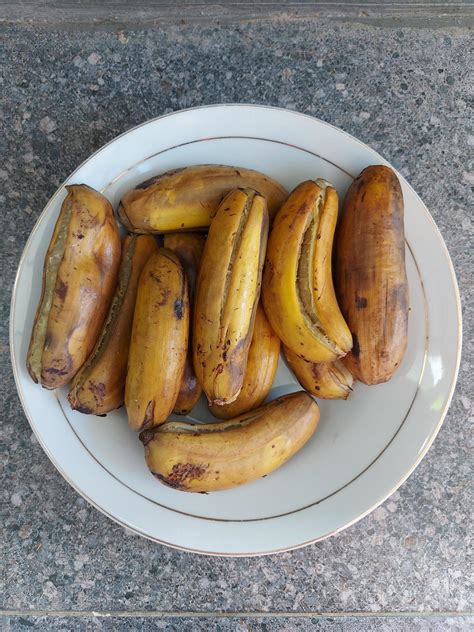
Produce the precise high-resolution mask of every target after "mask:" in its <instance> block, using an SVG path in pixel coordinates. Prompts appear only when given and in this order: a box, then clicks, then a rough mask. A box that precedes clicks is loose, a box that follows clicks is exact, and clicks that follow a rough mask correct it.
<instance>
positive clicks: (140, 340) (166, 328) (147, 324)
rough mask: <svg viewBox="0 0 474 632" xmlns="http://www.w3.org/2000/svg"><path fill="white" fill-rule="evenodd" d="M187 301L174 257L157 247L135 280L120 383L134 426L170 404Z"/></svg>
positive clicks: (180, 368) (182, 354)
mask: <svg viewBox="0 0 474 632" xmlns="http://www.w3.org/2000/svg"><path fill="white" fill-rule="evenodd" d="M188 333H189V301H188V284H187V280H186V275H185V273H184V270H183V267H182V265H181V263H180V261H179V259H178V257H177V256H176V255H175V254H174V252H171V250H167V249H166V248H160V249H158V251H157V252H156V253H155V254H152V255H151V257H150V258H149V259H148V261H147V263H146V264H145V266H144V268H143V270H142V273H141V275H140V281H139V284H138V291H137V300H136V304H135V312H134V316H133V327H132V337H131V342H130V352H129V357H128V371H127V379H126V384H125V407H126V409H127V415H128V422H129V424H130V426H131V427H132V428H133V429H134V430H143V429H145V428H150V427H152V426H156V425H158V424H161V423H163V422H164V421H165V420H166V419H167V417H168V416H169V414H170V413H171V411H172V410H173V408H174V405H175V402H176V399H177V397H178V393H179V388H180V384H181V380H182V377H183V372H184V365H185V362H186V352H187V349H188Z"/></svg>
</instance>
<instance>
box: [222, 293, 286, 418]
mask: <svg viewBox="0 0 474 632" xmlns="http://www.w3.org/2000/svg"><path fill="white" fill-rule="evenodd" d="M279 357H280V339H279V338H278V336H277V335H276V334H275V332H274V331H273V329H272V328H271V327H270V323H269V322H268V319H267V317H266V316H265V312H264V310H263V307H262V306H261V305H260V304H259V305H258V307H257V315H256V317H255V326H254V329H253V336H252V343H251V345H250V350H249V355H248V360H247V368H246V370H245V378H244V383H243V386H242V389H241V391H240V393H239V396H238V397H237V399H236V400H235V401H234V402H232V404H224V405H223V406H217V405H214V406H211V407H210V411H211V413H212V414H213V415H214V416H215V417H220V418H221V419H229V418H231V417H237V415H242V414H243V413H246V412H247V411H249V410H253V409H254V408H257V407H258V406H260V405H261V404H262V403H263V401H264V399H265V398H266V397H267V395H268V393H269V392H270V389H271V387H272V384H273V380H274V378H275V373H276V371H277V368H278V359H279Z"/></svg>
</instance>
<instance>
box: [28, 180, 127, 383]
mask: <svg viewBox="0 0 474 632" xmlns="http://www.w3.org/2000/svg"><path fill="white" fill-rule="evenodd" d="M66 189H67V196H66V199H65V200H64V202H63V204H62V206H61V212H60V214H59V218H58V220H57V222H56V225H55V227H54V232H53V236H52V238H51V242H50V244H49V248H48V251H47V253H46V257H45V261H44V268H43V287H42V291H41V298H40V302H39V305H38V309H37V312H36V317H35V321H34V325H33V331H32V334H31V340H30V346H29V349H28V356H27V366H28V371H29V373H30V375H31V377H32V378H33V380H34V381H35V382H40V383H41V384H42V385H43V386H45V387H46V388H59V387H61V386H65V385H66V384H67V383H68V382H70V380H71V379H72V378H73V377H74V375H75V374H76V373H77V372H78V370H79V369H80V368H81V366H82V365H83V364H84V362H85V360H86V358H87V357H88V356H89V354H90V352H91V351H92V349H93V348H94V345H95V343H96V340H97V337H98V336H99V334H100V331H101V328H102V325H103V322H104V318H105V317H106V315H107V312H108V309H109V305H110V301H111V299H112V296H113V293H114V290H115V283H116V280H117V273H118V269H119V265H120V250H121V248H120V235H119V232H118V227H117V223H116V221H115V218H114V213H113V209H112V206H111V205H110V202H109V201H108V200H107V199H106V198H105V197H104V196H103V195H101V194H100V193H98V192H97V191H94V189H91V188H90V187H88V186H86V185H85V184H74V185H71V186H68V187H66Z"/></svg>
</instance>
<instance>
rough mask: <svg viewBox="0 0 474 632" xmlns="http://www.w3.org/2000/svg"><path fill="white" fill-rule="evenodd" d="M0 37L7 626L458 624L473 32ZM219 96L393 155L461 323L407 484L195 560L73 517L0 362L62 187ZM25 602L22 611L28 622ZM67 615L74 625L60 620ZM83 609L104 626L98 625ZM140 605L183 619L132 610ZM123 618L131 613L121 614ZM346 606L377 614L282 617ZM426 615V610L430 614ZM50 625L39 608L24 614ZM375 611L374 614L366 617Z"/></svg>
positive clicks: (287, 30)
mask: <svg viewBox="0 0 474 632" xmlns="http://www.w3.org/2000/svg"><path fill="white" fill-rule="evenodd" d="M0 42H1V43H0V46H1V50H0V64H1V66H2V68H1V73H0V81H1V93H0V99H1V106H2V107H1V112H2V114H1V116H2V128H3V132H2V134H1V135H0V148H1V153H2V156H3V158H2V162H1V164H0V188H1V190H0V203H1V205H2V209H3V213H2V216H3V224H2V234H1V240H2V247H1V257H0V272H1V279H2V289H3V292H2V296H1V307H2V318H1V320H0V327H1V354H2V355H1V357H2V364H1V370H2V374H1V376H2V385H3V388H2V389H1V392H0V410H1V411H2V424H1V429H0V431H1V439H2V444H3V447H2V452H1V461H0V462H1V487H0V490H1V491H0V493H1V498H2V502H3V503H4V504H3V509H2V521H1V529H2V532H3V533H2V538H1V546H2V565H3V569H2V574H1V577H0V582H1V585H0V594H1V595H2V598H1V599H2V603H1V607H2V608H3V609H4V611H3V614H4V615H5V618H4V620H3V625H4V629H7V630H9V629H10V630H20V629H23V627H27V626H32V625H33V626H36V627H37V628H39V629H53V630H56V629H61V630H63V629H64V630H86V629H87V630H90V629H105V630H109V629H110V630H122V629H137V630H142V629H143V630H144V629H151V628H153V629H162V628H163V629H172V630H174V629H176V630H177V629H180V630H181V629H183V630H188V629H189V630H200V629H203V630H204V629H210V630H214V629H215V630H231V629H232V630H233V629H236V630H249V629H251V630H272V631H273V630H288V629H296V630H300V629H301V630H303V629H310V628H311V629H316V630H350V631H352V632H354V631H357V632H358V631H359V630H401V631H403V630H410V631H411V630H464V629H467V628H468V626H469V620H468V618H466V617H460V616H457V615H456V613H461V612H465V611H468V610H469V608H470V605H471V603H472V592H470V584H469V580H468V577H469V566H468V564H469V559H470V558H469V555H470V553H472V548H471V546H472V542H471V536H470V529H469V524H470V523H469V520H470V510H469V506H470V505H471V504H472V493H471V491H472V490H470V488H469V481H470V480H471V476H472V469H471V467H470V465H469V461H468V456H469V453H468V445H469V443H468V442H469V425H470V424H471V425H472V421H473V419H474V417H473V405H472V401H471V399H470V398H472V372H473V368H474V367H473V366H472V355H471V352H472V346H473V339H472V327H471V326H472V309H473V303H472V295H473V293H472V289H473V288H472V269H473V267H472V263H473V261H472V259H473V256H472V250H471V251H470V249H469V244H470V243H471V245H472V233H473V230H472V221H473V216H472V189H473V185H474V171H473V168H474V167H473V164H472V162H470V161H469V152H470V151H471V152H472V146H473V145H474V136H473V135H472V130H471V132H469V119H470V117H472V110H470V109H469V98H470V92H472V82H471V83H470V82H469V79H468V76H467V60H468V57H469V49H470V46H472V34H470V32H469V30H468V29H462V28H461V29H448V28H444V29H439V30H426V29H410V28H399V29H397V28H378V27H369V26H361V25H355V24H348V25H337V24H335V23H333V22H329V21H325V20H318V21H316V20H314V21H295V22H292V21H281V22H278V21H275V22H270V23H254V24H249V25H245V24H240V25H238V26H235V27H234V26H231V25H228V26H206V25H203V24H198V25H194V26H188V25H181V26H167V27H166V28H159V27H157V28H156V29H155V30H153V31H120V32H118V33H115V32H100V31H92V30H91V31H87V30H86V31H84V30H82V31H81V30H79V31H77V30H76V31H70V32H67V31H63V30H61V31H54V30H39V29H36V30H35V29H32V28H21V27H18V28H17V27H15V28H6V27H2V31H1V40H0ZM232 101H234V102H238V101H241V102H253V103H267V104H272V105H279V106H283V107H288V108H294V109H298V110H299V111H301V112H306V113H308V114H314V115H316V116H318V117H320V118H322V119H324V120H326V121H329V122H331V123H333V124H335V125H337V126H340V127H341V128H342V129H344V130H346V131H348V132H350V133H352V134H354V135H356V136H357V137H359V138H360V139H362V140H363V141H365V142H367V143H369V144H370V145H372V146H373V147H374V148H375V149H377V150H378V151H380V152H381V153H382V154H383V155H384V156H385V157H386V158H388V159H389V160H391V161H392V162H393V163H394V165H395V166H396V167H397V168H398V169H400V171H401V172H402V173H403V174H404V175H405V176H406V177H407V178H408V180H409V182H410V183H411V184H412V185H413V186H414V188H415V189H416V190H417V191H418V193H419V194H420V195H421V197H422V198H423V200H424V201H425V202H426V204H427V205H428V207H429V208H430V210H431V212H432V214H433V216H434V218H435V220H436V222H437V223H438V226H439V227H440V230H441V232H442V234H443V236H444V238H445V240H446V243H447V245H448V248H449V250H450V253H451V256H452V258H453V262H454V265H455V268H456V271H457V275H458V280H459V284H460V289H461V294H462V302H463V311H464V323H465V339H464V344H465V350H464V356H463V360H462V365H461V371H460V377H459V383H458V386H457V389H456V392H455V395H454V399H453V402H452V405H451V409H450V411H449V413H448V416H447V418H446V421H445V423H444V426H443V428H442V430H441V432H440V434H439V436H438V438H437V439H436V442H435V444H434V446H433V447H432V449H431V450H430V452H429V453H428V455H427V457H426V458H425V459H424V460H423V462H422V463H421V465H420V466H419V467H418V469H417V470H416V472H415V473H414V474H413V475H412V476H411V478H410V479H409V480H408V482H407V483H405V485H403V487H402V488H401V489H400V490H399V491H398V492H396V493H395V494H394V495H393V496H392V497H391V498H390V500H389V501H387V502H386V503H385V504H384V505H383V506H381V507H380V508H378V509H377V510H376V511H375V512H374V513H373V514H371V515H370V516H368V517H367V518H365V519H364V520H362V521H361V522H360V523H358V524H357V525H355V526H353V527H351V528H350V529H348V530H347V531H345V532H343V533H341V534H339V535H338V536H336V537H333V538H331V539H329V540H327V541H324V542H321V543H319V544H316V545H314V546H311V547H308V548H306V549H304V550H299V551H296V552H294V553H286V554H281V555H278V556H274V557H269V558H260V559H219V558H206V557H198V556H193V555H190V554H186V553H180V552H177V551H173V550H170V549H167V548H164V547H160V546H157V545H154V544H152V543H150V542H148V541H146V540H142V539H140V538H138V537H135V536H133V535H130V533H127V532H125V531H124V530H123V529H122V528H121V527H119V526H117V525H116V524H114V523H112V522H111V521H110V520H108V519H107V518H106V517H105V516H103V515H102V514H100V513H99V512H98V511H96V510H95V509H93V508H92V507H90V506H88V505H87V504H86V503H85V501H84V500H83V499H82V498H80V497H79V496H78V495H77V494H76V492H74V491H73V489H72V488H70V487H69V486H68V484H67V483H66V482H65V481H64V480H63V479H62V478H61V477H60V475H59V474H58V473H57V472H56V470H55V469H54V467H53V466H52V465H51V463H50V462H49V461H48V459H47V457H46V456H45V454H44V453H43V451H42V449H41V448H40V446H39V445H38V444H37V442H36V441H35V438H34V436H33V435H32V432H31V430H30V427H29V425H28V422H27V421H26V419H25V417H24V415H23V412H22V409H21V406H20V403H19V401H18V398H17V395H16V391H15V386H14V381H13V377H12V374H11V368H10V365H9V358H8V354H9V347H8V334H7V323H8V314H9V300H10V291H11V287H12V283H13V279H14V275H15V270H16V266H17V263H18V260H19V257H20V255H21V251H22V248H23V245H24V243H25V241H26V239H27V237H28V234H29V232H30V231H31V229H32V227H33V225H34V223H35V220H36V218H37V217H38V215H39V213H40V211H41V209H42V207H43V205H44V204H45V203H46V201H47V200H48V198H49V197H50V196H51V194H52V193H53V192H54V190H55V189H56V187H57V185H58V184H59V183H60V182H61V181H62V180H63V179H64V178H65V177H66V176H67V175H68V173H69V172H70V171H71V170H72V169H73V168H74V167H75V166H77V165H78V164H79V163H80V162H81V161H82V160H84V159H85V158H86V157H87V156H88V155H89V154H90V153H91V152H93V151H94V150H95V149H97V148H98V147H100V146H101V145H102V144H103V143H105V142H106V141H108V140H110V139H112V138H113V137H114V136H115V135H117V134H119V133H120V132H122V131H124V130H126V129H128V128H130V127H131V126H133V125H136V124H137V123H140V122H142V121H145V120H146V119H148V118H151V117H153V116H156V115H158V114H161V113H164V112H169V111H171V110H174V109H179V108H182V107H188V106H193V105H200V104H206V103H215V102H232ZM471 157H472V153H471ZM469 196H471V197H469ZM470 240H471V241H470ZM28 610H34V611H37V612H35V613H33V616H27V614H28V613H27V611H28ZM63 611H64V612H63ZM67 611H81V612H83V613H84V616H83V617H81V618H73V619H71V618H67ZM96 611H98V612H108V611H113V612H115V613H116V615H117V616H116V617H112V618H107V619H104V618H97V617H95V616H94V612H96ZM147 611H154V612H160V611H167V612H173V613H174V612H178V613H182V617H181V618H166V617H164V618H159V619H158V618H153V619H150V618H146V617H145V618H143V617H140V618H134V617H133V616H132V615H133V613H141V612H143V614H146V612H147ZM196 611H197V612H204V613H214V612H216V613H217V612H228V613H233V612H238V613H239V616H238V617H236V618H226V619H215V618H214V619H213V618H207V619H200V618H197V617H196V616H195V615H192V614H191V613H193V612H196ZM120 612H126V613H129V614H130V616H131V618H120V617H119V616H118V615H119V614H120ZM272 612H276V613H283V614H285V613H286V615H287V616H285V617H283V618H281V617H279V618H276V617H272V616H271V614H270V613H272ZM344 612H347V613H351V612H352V613H357V612H362V613H373V615H374V616H373V617H370V618H362V617H360V616H355V615H354V616H352V617H351V616H348V617H347V618H340V617H339V616H338V617H337V618H334V617H331V616H330V614H328V615H327V616H322V617H317V618H314V617H313V618H311V617H299V618H298V617H296V618H292V617H291V614H292V613H293V614H294V615H297V614H298V613H335V614H337V615H340V614H341V613H344ZM433 612H434V613H439V614H438V616H436V617H434V618H432V617H429V618H428V616H427V615H428V614H429V613H433ZM48 613H49V614H50V615H52V616H50V617H46V618H45V617H41V616H39V615H41V614H48ZM87 613H90V616H88V615H87ZM186 613H189V616H188V615H186ZM240 613H244V614H240ZM245 613H247V614H245ZM252 613H254V615H255V613H268V616H265V617H264V618H256V617H255V616H252ZM382 613H388V615H386V616H384V617H383V618H380V617H378V616H376V615H379V614H382ZM390 613H393V616H392V615H390ZM397 613H405V614H407V616H403V618H401V617H397V616H396V614H397ZM410 613H412V614H410ZM61 614H63V615H64V616H60V615H61ZM415 614H416V615H417V616H416V617H415V616H414V615H415ZM471 623H472V620H471Z"/></svg>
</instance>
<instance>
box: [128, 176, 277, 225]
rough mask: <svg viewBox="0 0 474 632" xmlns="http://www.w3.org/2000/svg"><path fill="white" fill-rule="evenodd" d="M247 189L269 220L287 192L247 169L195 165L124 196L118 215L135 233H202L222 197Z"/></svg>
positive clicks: (267, 177)
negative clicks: (253, 192)
mask: <svg viewBox="0 0 474 632" xmlns="http://www.w3.org/2000/svg"><path fill="white" fill-rule="evenodd" d="M243 187H250V188H252V189H255V190H256V191H258V192H259V193H261V195H263V196H264V197H265V198H266V199H267V204H268V211H269V214H270V217H273V215H275V214H276V212H277V210H278V209H279V207H280V206H281V204H282V203H283V201H284V200H285V198H286V196H287V195H288V192H287V191H286V189H284V188H283V187H282V186H281V185H280V184H279V183H278V182H276V181H275V180H273V179H272V178H270V177H269V176H266V175H264V174H263V173H260V172H258V171H254V170H253V169H245V168H243V167H229V166H225V165H197V166H194V167H186V168H184V169H175V170H174V171H169V172H167V173H164V174H162V175H160V176H157V177H156V178H152V179H151V180H148V181H147V182H144V183H143V184H142V185H140V186H138V187H136V188H135V189H132V190H131V191H129V192H128V193H126V194H125V195H124V196H123V198H122V200H121V203H120V206H119V209H118V214H119V217H120V220H121V222H122V223H123V225H124V226H125V227H126V228H127V230H130V231H133V232H136V233H167V232H174V231H179V230H183V231H189V230H204V231H207V229H208V227H209V225H210V223H211V220H212V218H213V217H214V215H215V214H216V211H217V208H218V206H219V204H220V203H221V201H222V198H223V197H224V196H225V195H227V193H229V192H230V191H231V190H233V189H236V188H243Z"/></svg>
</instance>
